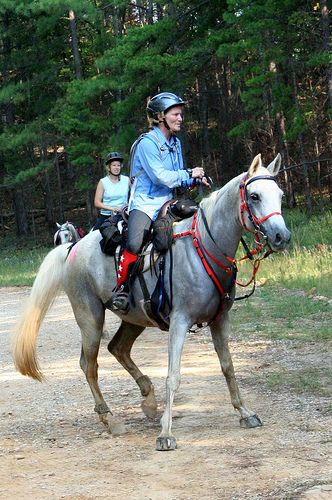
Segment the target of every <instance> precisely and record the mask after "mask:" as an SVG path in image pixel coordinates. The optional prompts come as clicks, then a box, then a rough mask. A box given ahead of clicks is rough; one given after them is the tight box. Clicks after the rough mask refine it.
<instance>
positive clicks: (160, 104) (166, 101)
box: [146, 92, 185, 120]
mask: <svg viewBox="0 0 332 500" xmlns="http://www.w3.org/2000/svg"><path fill="white" fill-rule="evenodd" d="M184 105H185V102H184V101H183V100H182V99H181V97H178V96H177V95H175V94H172V92H161V93H160V94H157V95H155V96H154V97H152V98H151V99H150V100H149V102H148V105H147V108H146V112H147V115H148V116H149V117H150V118H152V119H153V120H158V113H166V111H168V110H169V109H170V108H172V107H173V106H184Z"/></svg>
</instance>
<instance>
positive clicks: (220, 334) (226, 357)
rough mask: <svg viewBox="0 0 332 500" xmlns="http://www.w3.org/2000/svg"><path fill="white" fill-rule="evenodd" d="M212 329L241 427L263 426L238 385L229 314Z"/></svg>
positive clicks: (212, 326) (226, 313)
mask: <svg viewBox="0 0 332 500" xmlns="http://www.w3.org/2000/svg"><path fill="white" fill-rule="evenodd" d="M210 329H211V334H212V339H213V343H214V348H215V350H216V352H217V354H218V358H219V362H220V366H221V369H222V372H223V374H224V375H225V378H226V382H227V385H228V389H229V392H230V395H231V401H232V405H233V406H234V408H235V409H236V410H238V411H239V412H240V415H241V418H240V425H241V427H246V428H252V427H258V426H260V425H262V422H261V420H260V418H259V417H258V416H257V415H256V414H255V413H254V412H252V411H251V410H249V409H248V408H246V406H245V404H244V402H243V400H242V398H241V394H240V390H239V387H238V385H237V381H236V378H235V372H234V366H233V361H232V356H231V353H230V351H229V347H228V335H229V331H230V324H229V315H228V312H225V313H224V314H223V315H222V316H221V318H220V319H219V320H218V321H217V322H215V323H213V324H212V325H211V326H210Z"/></svg>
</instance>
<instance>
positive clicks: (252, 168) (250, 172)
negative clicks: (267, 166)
mask: <svg viewBox="0 0 332 500" xmlns="http://www.w3.org/2000/svg"><path fill="white" fill-rule="evenodd" d="M261 166H262V157H261V154H260V153H259V154H258V155H257V156H255V158H254V159H253V160H252V163H251V165H250V167H249V170H248V179H249V178H250V177H252V176H253V175H255V174H256V172H257V170H258V169H259V168H260V167H261Z"/></svg>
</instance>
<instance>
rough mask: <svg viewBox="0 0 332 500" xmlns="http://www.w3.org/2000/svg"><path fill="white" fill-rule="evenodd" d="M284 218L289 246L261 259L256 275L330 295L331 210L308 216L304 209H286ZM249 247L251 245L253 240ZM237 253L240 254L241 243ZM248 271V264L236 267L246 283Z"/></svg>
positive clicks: (331, 254) (288, 285)
mask: <svg viewBox="0 0 332 500" xmlns="http://www.w3.org/2000/svg"><path fill="white" fill-rule="evenodd" d="M285 221H286V224H287V226H288V227H289V229H290V231H291V232H292V240H291V244H290V247H289V248H288V249H287V251H285V252H283V253H282V254H277V253H275V254H272V255H270V256H269V257H268V258H267V259H266V260H263V261H262V262H261V266H260V269H259V272H258V278H259V279H263V280H265V281H268V282H269V283H272V284H278V285H279V286H282V287H285V288H288V289H294V288H299V289H302V290H304V291H305V292H309V291H311V290H313V292H314V293H315V294H317V295H323V296H325V297H328V298H332V287H331V281H332V212H331V211H328V210H326V211H325V212H324V214H319V215H314V216H312V217H311V218H310V219H309V218H308V216H307V215H306V214H305V212H300V211H299V210H291V211H285ZM249 247H250V248H254V244H253V242H252V243H251V244H249ZM237 256H238V258H239V257H242V256H243V248H242V247H241V246H240V248H239V251H238V255H237ZM251 273H252V268H251V265H250V263H248V262H246V263H245V264H244V265H241V266H240V267H239V280H240V281H241V282H245V281H246V280H248V279H249V277H250V276H251Z"/></svg>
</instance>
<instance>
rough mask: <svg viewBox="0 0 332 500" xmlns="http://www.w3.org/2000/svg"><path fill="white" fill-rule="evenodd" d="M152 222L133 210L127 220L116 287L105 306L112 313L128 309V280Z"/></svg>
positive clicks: (138, 211)
mask: <svg viewBox="0 0 332 500" xmlns="http://www.w3.org/2000/svg"><path fill="white" fill-rule="evenodd" d="M151 224H152V221H151V219H150V217H148V216H147V215H146V214H145V213H144V212H141V211H140V210H133V211H132V212H130V214H129V219H128V235H127V243H126V248H125V249H124V251H123V253H122V255H121V257H120V262H119V267H118V279H117V286H116V289H115V291H114V293H113V295H112V297H111V298H110V299H109V300H108V301H107V302H106V304H105V306H106V307H108V308H110V309H111V310H112V311H114V312H116V311H121V312H122V313H123V312H127V311H128V307H129V286H130V278H131V275H132V270H133V267H134V264H135V262H136V260H137V257H138V254H139V252H140V250H141V248H142V246H143V243H144V241H145V240H146V238H147V236H148V234H149V232H150V228H151Z"/></svg>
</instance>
